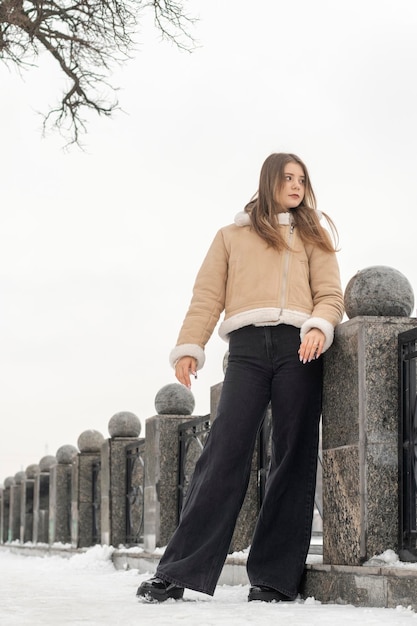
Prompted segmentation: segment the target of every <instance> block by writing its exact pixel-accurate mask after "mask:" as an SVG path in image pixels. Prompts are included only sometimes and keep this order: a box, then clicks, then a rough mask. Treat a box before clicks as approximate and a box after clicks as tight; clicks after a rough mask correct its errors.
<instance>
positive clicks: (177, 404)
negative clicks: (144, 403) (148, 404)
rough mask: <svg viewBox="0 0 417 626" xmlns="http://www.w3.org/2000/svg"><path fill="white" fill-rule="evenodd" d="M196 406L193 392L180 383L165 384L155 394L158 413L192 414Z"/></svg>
mask: <svg viewBox="0 0 417 626" xmlns="http://www.w3.org/2000/svg"><path fill="white" fill-rule="evenodd" d="M194 407H195V400H194V396H193V394H192V392H191V391H190V389H187V387H184V385H180V384H179V383H170V384H169V385H165V386H164V387H162V388H161V389H160V390H159V391H158V393H157V394H156V396H155V409H156V412H157V413H158V415H191V414H192V412H193V411H194Z"/></svg>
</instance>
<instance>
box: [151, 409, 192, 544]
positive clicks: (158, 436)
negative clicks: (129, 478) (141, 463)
mask: <svg viewBox="0 0 417 626" xmlns="http://www.w3.org/2000/svg"><path fill="white" fill-rule="evenodd" d="M194 418H195V416H190V415H155V416H153V417H149V418H148V419H147V420H146V424H145V428H146V431H145V446H146V447H145V491H144V502H145V517H144V546H145V550H147V551H148V552H152V551H153V550H154V549H155V548H156V547H162V546H165V545H166V544H167V543H168V540H169V539H170V537H171V535H172V533H173V532H174V530H175V528H176V527H177V523H178V521H177V502H178V453H179V447H178V426H179V425H180V424H182V423H184V422H186V421H187V420H190V419H194Z"/></svg>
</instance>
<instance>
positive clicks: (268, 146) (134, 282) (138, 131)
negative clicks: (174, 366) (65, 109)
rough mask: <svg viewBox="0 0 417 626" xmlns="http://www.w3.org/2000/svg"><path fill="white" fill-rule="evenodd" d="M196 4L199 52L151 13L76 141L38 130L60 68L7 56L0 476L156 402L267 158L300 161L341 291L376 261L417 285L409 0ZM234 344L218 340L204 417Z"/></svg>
mask: <svg viewBox="0 0 417 626" xmlns="http://www.w3.org/2000/svg"><path fill="white" fill-rule="evenodd" d="M188 7H189V11H190V13H192V14H194V15H196V16H199V17H200V21H199V23H198V24H197V25H196V27H195V29H194V34H195V37H196V38H197V39H198V40H199V43H200V47H199V48H198V49H197V50H196V51H195V52H194V53H193V54H187V53H180V52H178V51H177V50H176V49H175V48H174V47H173V46H172V45H169V44H167V43H161V42H160V41H159V36H158V33H157V32H156V31H155V30H154V29H153V27H152V24H151V23H150V22H149V20H145V21H144V22H143V27H142V32H141V33H140V35H139V36H138V39H139V40H140V42H141V46H140V50H139V51H138V52H137V54H136V56H135V58H134V60H132V61H131V62H130V63H129V64H128V65H127V66H126V67H125V68H124V69H123V70H122V71H120V73H119V74H118V75H117V76H115V82H116V83H117V84H118V85H119V86H120V87H121V91H120V94H119V97H120V102H121V105H122V106H123V108H124V110H125V112H126V113H125V114H124V113H119V114H117V115H116V116H115V117H114V119H112V120H108V119H93V120H92V122H91V123H90V126H89V133H88V135H87V136H86V138H85V141H84V143H85V148H86V150H85V152H81V151H80V150H77V149H73V150H71V151H70V152H65V151H63V150H62V145H63V140H62V138H61V137H60V136H59V135H56V134H51V135H49V136H48V137H47V138H45V139H42V137H41V133H40V130H39V128H40V118H39V117H38V115H37V114H36V111H37V110H43V111H46V110H47V107H48V105H49V104H54V103H55V101H56V100H57V99H58V97H59V94H60V91H59V87H60V78H59V76H58V73H57V70H56V68H55V67H54V65H53V63H52V62H50V61H48V59H46V58H43V59H42V60H41V63H40V66H39V69H36V68H35V69H33V70H31V71H30V72H28V73H26V74H25V75H24V80H22V79H21V78H20V77H19V75H18V74H17V73H16V72H14V71H9V70H8V69H7V68H6V67H4V66H0V81H1V83H0V84H1V96H0V115H1V119H2V132H1V151H0V165H1V167H0V180H1V229H0V298H1V301H0V329H1V330H0V332H1V349H0V380H1V390H0V416H1V436H0V482H1V481H2V480H4V478H6V477H7V476H10V475H14V474H15V473H16V472H17V471H19V470H21V469H25V468H26V467H27V466H28V465H29V464H31V463H38V462H39V460H40V459H41V457H42V456H44V455H45V454H47V453H48V454H55V452H56V450H57V449H58V448H59V447H60V446H61V445H63V444H73V445H76V443H77V439H78V436H79V435H80V433H81V432H83V431H84V430H86V429H90V428H94V429H96V430H99V431H101V432H102V433H103V434H104V436H106V437H107V436H108V431H107V424H108V421H109V419H110V418H111V417H112V415H113V414H114V413H116V412H118V411H121V410H128V411H133V412H134V413H136V414H137V415H138V417H139V418H140V419H141V421H142V423H143V424H144V423H145V419H146V418H147V417H150V416H151V415H154V414H155V408H154V398H155V395H156V393H157V392H158V390H159V389H160V388H161V387H162V386H163V385H165V384H167V383H170V382H175V379H174V377H173V372H172V370H171V368H170V366H169V364H168V353H169V351H170V349H171V348H172V347H173V345H174V344H175V341H176V337H177V333H178V330H179V327H180V324H181V322H182V319H183V316H184V314H185V311H186V308H187V306H188V302H189V299H190V296H191V289H192V285H193V282H194V277H195V274H196V272H197V270H198V267H199V265H200V263H201V261H202V259H203V257H204V255H205V253H206V250H207V247H208V245H209V244H210V242H211V240H212V238H213V237H214V234H215V232H216V231H217V230H218V228H220V227H221V226H223V225H225V224H228V223H230V222H231V221H232V220H233V217H234V215H235V213H236V212H237V211H239V210H241V208H242V207H243V205H244V204H245V203H246V202H247V201H248V199H249V198H250V197H251V195H252V194H253V193H254V191H255V190H256V186H257V182H258V175H259V169H260V166H261V164H262V162H263V160H264V159H265V158H266V156H268V154H270V153H271V152H275V151H290V152H295V153H298V154H299V156H300V157H301V158H302V159H304V160H305V162H306V163H307V165H308V167H309V170H310V174H311V177H312V182H313V185H314V188H315V191H316V195H317V197H318V204H319V208H321V209H322V210H324V211H326V212H328V213H329V214H330V215H331V216H332V217H333V219H334V220H335V222H336V224H337V226H338V229H339V233H340V242H341V252H340V253H339V262H340V267H341V273H342V281H343V286H344V287H345V286H346V284H347V282H348V281H349V279H350V278H351V277H352V276H353V275H354V274H355V273H356V272H357V271H358V270H360V269H363V268H365V267H368V266H371V265H388V266H391V267H394V268H395V269H397V270H399V271H400V272H402V273H403V274H405V276H406V277H407V278H408V280H409V281H410V283H411V285H412V287H413V290H414V292H416V288H417V267H416V263H415V234H414V227H415V214H416V210H417V205H416V194H415V177H416V174H415V172H416V147H417V81H416V80H415V67H416V60H417V38H416V36H415V33H416V32H417V3H416V2H415V1H414V0H396V1H395V2H393V1H392V0H390V1H387V0H348V1H345V0H340V1H338V2H334V0H314V1H312V0H292V1H291V2H283V1H282V0H257V2H254V1H253V0H229V1H228V2H221V1H220V0H210V1H208V0H206V1H205V2H203V1H202V0H192V1H190V2H189V3H188ZM226 349H227V345H226V344H225V343H224V342H223V341H221V340H220V339H219V338H218V336H217V333H216V332H215V334H214V335H213V337H212V339H211V341H210V343H209V345H208V347H207V364H206V366H205V368H204V369H203V370H202V372H201V375H200V376H199V379H198V381H197V382H196V383H195V384H194V386H193V392H194V394H195V398H196V408H195V414H196V415H202V414H205V413H207V412H208V411H209V389H210V386H211V385H213V384H215V383H217V382H219V381H220V380H221V378H222V366H221V361H222V358H223V355H224V353H225V351H226ZM142 434H144V426H143V431H142Z"/></svg>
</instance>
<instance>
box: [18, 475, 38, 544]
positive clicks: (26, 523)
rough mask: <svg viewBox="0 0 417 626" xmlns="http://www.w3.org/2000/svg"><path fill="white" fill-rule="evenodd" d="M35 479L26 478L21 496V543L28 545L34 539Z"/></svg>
mask: <svg viewBox="0 0 417 626" xmlns="http://www.w3.org/2000/svg"><path fill="white" fill-rule="evenodd" d="M34 490H35V479H34V478H26V480H24V481H23V483H22V489H21V494H20V541H21V542H22V543H26V542H27V541H32V539H33V497H34Z"/></svg>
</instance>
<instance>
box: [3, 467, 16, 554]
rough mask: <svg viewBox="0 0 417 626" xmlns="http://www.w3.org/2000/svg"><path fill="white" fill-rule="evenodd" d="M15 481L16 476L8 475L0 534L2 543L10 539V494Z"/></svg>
mask: <svg viewBox="0 0 417 626" xmlns="http://www.w3.org/2000/svg"><path fill="white" fill-rule="evenodd" d="M14 483H15V479H14V476H8V477H7V478H6V479H5V481H4V487H3V497H2V516H1V521H2V533H1V536H0V541H1V543H6V542H7V541H9V520H10V494H11V489H12V486H13V485H14Z"/></svg>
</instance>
